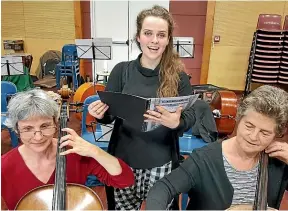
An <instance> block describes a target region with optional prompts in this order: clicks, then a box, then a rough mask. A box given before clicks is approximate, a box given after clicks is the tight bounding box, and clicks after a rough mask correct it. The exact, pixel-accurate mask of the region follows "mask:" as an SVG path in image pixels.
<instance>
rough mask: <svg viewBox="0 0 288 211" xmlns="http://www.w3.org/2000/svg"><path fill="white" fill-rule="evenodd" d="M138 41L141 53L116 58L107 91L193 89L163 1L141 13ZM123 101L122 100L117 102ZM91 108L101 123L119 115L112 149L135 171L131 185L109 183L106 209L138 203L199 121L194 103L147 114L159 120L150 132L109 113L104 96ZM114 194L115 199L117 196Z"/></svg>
mask: <svg viewBox="0 0 288 211" xmlns="http://www.w3.org/2000/svg"><path fill="white" fill-rule="evenodd" d="M136 24H137V32H136V41H137V44H138V47H139V48H140V50H141V51H142V53H141V54H140V55H139V56H138V58H137V59H135V60H133V61H130V62H120V63H119V64H117V65H116V66H115V67H114V68H113V70H112V72H111V74H110V77H109V81H108V84H107V86H106V91H113V92H122V93H125V94H132V95H137V96H141V97H145V98H154V97H176V96H186V95H190V94H191V92H192V91H191V86H190V82H189V79H188V76H187V74H186V73H185V72H184V65H183V64H182V62H181V60H180V58H179V56H178V54H177V53H175V52H173V37H172V35H173V29H174V22H173V19H172V16H171V14H170V13H169V12H168V11H167V10H166V9H165V8H163V7H160V6H153V7H152V8H150V9H145V10H143V11H141V12H140V13H139V14H138V16H137V22H136ZM119 106H121V104H119ZM88 109H89V113H90V114H91V115H93V116H94V117H96V119H97V121H98V122H100V123H106V124H107V123H111V122H112V121H114V120H115V119H116V121H115V125H114V130H113V133H112V136H111V140H110V143H109V147H108V151H109V153H111V154H112V155H115V156H117V157H119V158H121V159H123V160H124V161H125V162H126V163H127V164H128V165H129V166H130V167H131V168H132V169H133V172H134V175H135V185H134V186H132V187H130V188H122V189H119V188H115V189H114V190H113V189H112V190H111V189H110V188H107V198H108V209H109V210H110V209H111V210H113V209H117V210H119V209H121V210H131V209H133V210H134V209H140V207H141V204H142V202H143V200H145V199H146V196H147V193H148V191H149V189H150V188H151V187H152V186H153V184H154V183H155V182H156V181H157V180H159V179H161V178H162V177H163V176H165V175H167V174H169V173H170V172H171V170H172V169H174V168H176V167H177V166H178V161H179V143H178V137H179V135H180V136H181V135H182V134H183V132H184V131H186V130H188V129H189V128H191V127H192V126H193V124H194V123H195V117H194V116H195V114H194V109H193V108H191V109H190V110H185V111H182V110H181V107H179V108H178V109H177V111H176V112H174V113H170V112H168V111H167V110H165V109H164V108H163V107H160V106H159V107H158V108H157V109H158V112H155V111H149V110H148V111H147V114H144V116H145V117H146V118H147V119H149V120H153V121H155V122H157V123H161V126H160V127H158V128H157V129H155V130H153V131H149V132H141V131H137V130H135V129H133V128H132V127H130V126H129V125H128V124H127V123H126V122H125V121H122V120H121V119H119V118H116V117H114V116H111V115H108V114H105V112H106V111H107V109H108V105H106V104H104V103H102V102H101V101H100V100H98V101H95V102H93V103H92V104H90V106H89V108H88ZM113 196H114V200H113Z"/></svg>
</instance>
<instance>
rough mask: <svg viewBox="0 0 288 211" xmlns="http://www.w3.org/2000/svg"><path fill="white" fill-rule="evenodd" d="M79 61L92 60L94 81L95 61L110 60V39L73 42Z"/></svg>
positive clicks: (77, 40)
mask: <svg viewBox="0 0 288 211" xmlns="http://www.w3.org/2000/svg"><path fill="white" fill-rule="evenodd" d="M75 44H76V49H77V54H78V58H79V59H92V62H93V67H94V68H93V69H94V79H93V82H94V83H95V81H96V62H95V61H96V60H111V59H112V50H111V48H112V38H92V39H76V40H75Z"/></svg>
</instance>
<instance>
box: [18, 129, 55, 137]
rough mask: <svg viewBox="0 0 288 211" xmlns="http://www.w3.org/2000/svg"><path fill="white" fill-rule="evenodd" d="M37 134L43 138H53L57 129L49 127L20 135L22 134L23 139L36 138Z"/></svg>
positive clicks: (26, 131)
mask: <svg viewBox="0 0 288 211" xmlns="http://www.w3.org/2000/svg"><path fill="white" fill-rule="evenodd" d="M37 132H39V133H41V136H51V135H53V134H54V133H55V132H56V127H55V126H49V127H45V128H42V129H40V130H36V131H35V130H25V131H19V133H20V134H21V138H23V139H31V138H34V136H35V135H36V133H37Z"/></svg>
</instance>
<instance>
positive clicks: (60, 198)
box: [52, 102, 67, 210]
mask: <svg viewBox="0 0 288 211" xmlns="http://www.w3.org/2000/svg"><path fill="white" fill-rule="evenodd" d="M66 127H67V104H66V103H65V102H64V103H63V104H62V105H61V113H60V130H59V133H58V142H57V154H56V173H55V185H54V190H53V200H52V210H65V209H66V207H65V206H66V157H65V156H62V155H60V153H61V152H63V151H65V147H63V148H62V149H60V148H59V146H60V139H61V137H63V136H65V135H66V134H67V132H63V131H61V130H62V128H66Z"/></svg>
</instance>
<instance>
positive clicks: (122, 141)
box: [97, 54, 195, 169]
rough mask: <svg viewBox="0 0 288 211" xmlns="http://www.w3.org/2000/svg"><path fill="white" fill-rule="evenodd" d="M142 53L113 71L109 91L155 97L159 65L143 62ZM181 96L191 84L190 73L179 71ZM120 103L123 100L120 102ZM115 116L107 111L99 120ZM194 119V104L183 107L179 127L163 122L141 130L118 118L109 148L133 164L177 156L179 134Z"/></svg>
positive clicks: (149, 164) (149, 165)
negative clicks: (146, 66) (188, 107)
mask: <svg viewBox="0 0 288 211" xmlns="http://www.w3.org/2000/svg"><path fill="white" fill-rule="evenodd" d="M141 55H142V54H140V55H139V56H138V58H137V59H136V60H133V61H130V62H120V63H118V64H117V65H115V67H114V68H113V70H112V71H111V74H110V76H109V80H108V83H107V86H106V89H105V90H106V91H114V92H122V93H125V94H132V95H137V96H140V97H145V98H154V97H156V93H157V89H158V87H159V85H160V82H159V69H160V67H159V65H158V66H157V67H156V68H155V69H154V70H152V69H148V68H144V67H142V66H141V64H140V58H141ZM178 92H179V96H185V95H190V94H191V93H192V91H191V85H190V82H189V79H188V76H187V74H185V73H184V72H182V73H180V83H179V87H178ZM119 106H121V104H120V103H119ZM114 119H115V117H112V116H109V115H107V114H106V115H105V116H104V118H103V119H102V120H97V121H98V122H100V123H110V122H112V121H113V120H114ZM194 123H195V114H194V108H191V109H188V110H186V111H183V112H182V114H181V119H180V125H179V126H178V127H177V128H176V129H170V128H167V127H164V126H160V127H158V128H156V129H155V130H153V131H149V132H141V131H140V130H135V129H133V128H132V127H130V126H129V125H128V124H127V123H126V122H125V121H122V120H121V119H118V118H116V122H115V124H114V130H113V132H112V136H111V139H110V142H109V147H108V151H109V152H110V153H111V154H113V155H115V156H117V157H119V158H121V159H122V160H124V161H125V162H126V163H127V164H128V165H129V166H131V167H132V168H141V169H148V168H153V167H157V166H162V165H164V164H165V163H167V162H169V161H171V160H173V162H176V161H177V160H178V156H179V155H178V154H177V152H179V144H178V137H179V135H182V134H183V132H184V131H186V130H188V129H189V128H191V127H192V126H193V124H194Z"/></svg>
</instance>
